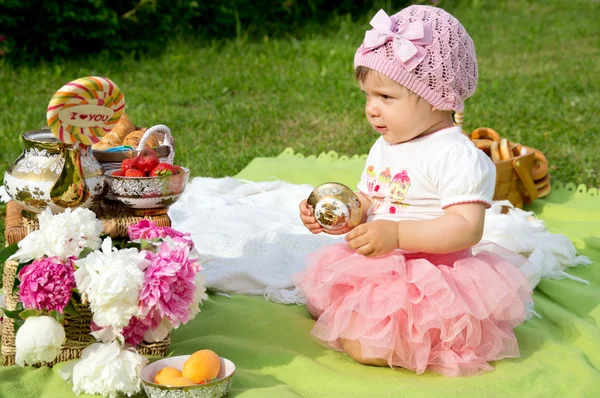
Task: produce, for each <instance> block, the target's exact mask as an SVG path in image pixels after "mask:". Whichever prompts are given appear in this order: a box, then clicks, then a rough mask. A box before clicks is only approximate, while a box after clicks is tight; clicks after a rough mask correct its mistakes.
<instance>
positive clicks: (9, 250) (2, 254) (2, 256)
mask: <svg viewBox="0 0 600 398" xmlns="http://www.w3.org/2000/svg"><path fill="white" fill-rule="evenodd" d="M17 250H19V245H18V244H16V243H13V244H12V245H9V246H6V247H5V248H4V249H2V251H0V263H2V264H4V262H6V260H8V258H9V257H10V256H12V255H13V254H15V253H16V252H17Z"/></svg>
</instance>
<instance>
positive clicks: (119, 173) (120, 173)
mask: <svg viewBox="0 0 600 398" xmlns="http://www.w3.org/2000/svg"><path fill="white" fill-rule="evenodd" d="M111 175H112V176H115V177H123V176H124V175H125V170H123V169H118V170H115V171H113V172H112V174H111Z"/></svg>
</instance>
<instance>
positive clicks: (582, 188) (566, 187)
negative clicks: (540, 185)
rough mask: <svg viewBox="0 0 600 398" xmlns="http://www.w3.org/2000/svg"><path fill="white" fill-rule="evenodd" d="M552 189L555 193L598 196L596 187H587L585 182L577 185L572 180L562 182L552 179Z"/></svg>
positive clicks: (598, 192) (599, 192)
mask: <svg viewBox="0 0 600 398" xmlns="http://www.w3.org/2000/svg"><path fill="white" fill-rule="evenodd" d="M552 190H553V191H555V192H557V193H559V192H560V193H570V194H572V195H575V196H595V197H600V191H599V190H598V188H593V187H587V186H586V185H585V184H579V185H577V184H575V183H573V182H569V183H567V184H563V183H562V182H561V181H552Z"/></svg>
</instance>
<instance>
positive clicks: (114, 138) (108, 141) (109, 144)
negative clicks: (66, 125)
mask: <svg viewBox="0 0 600 398" xmlns="http://www.w3.org/2000/svg"><path fill="white" fill-rule="evenodd" d="M121 142H122V140H121V138H119V136H118V135H117V134H115V133H113V132H112V131H111V132H110V133H108V134H106V135H105V136H104V137H102V139H101V140H100V141H99V142H97V143H95V144H94V145H92V149H95V150H97V151H103V150H105V149H108V148H114V147H116V146H119V145H121Z"/></svg>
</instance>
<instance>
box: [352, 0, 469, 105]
mask: <svg viewBox="0 0 600 398" xmlns="http://www.w3.org/2000/svg"><path fill="white" fill-rule="evenodd" d="M371 26H373V29H371V30H368V31H367V32H366V34H365V39H364V41H363V43H362V45H361V46H360V47H359V48H358V50H357V51H356V55H355V56H354V68H355V69H356V68H357V67H358V66H366V67H368V68H371V69H373V70H376V71H378V72H380V73H382V74H384V75H385V76H387V77H389V78H390V79H392V80H394V81H396V82H398V83H400V84H401V85H403V86H404V87H406V88H408V89H409V90H411V91H413V92H414V93H416V94H417V95H419V96H420V97H421V98H423V99H424V100H426V101H427V102H429V103H430V104H431V105H433V106H435V107H436V108H437V109H440V110H453V111H457V112H462V111H463V109H464V102H463V101H464V100H465V99H467V98H469V97H470V96H471V95H473V93H474V92H475V87H477V59H476V57H475V47H474V45H473V40H471V38H470V37H469V35H468V34H467V31H466V30H465V28H464V27H463V26H462V25H461V24H460V22H458V20H457V19H456V18H454V17H453V16H452V15H450V14H448V13H447V12H446V11H444V10H442V9H441V8H437V7H431V6H420V5H415V6H410V7H407V8H405V9H403V10H402V11H400V12H399V13H397V14H395V15H392V16H391V17H389V16H388V15H387V14H386V13H385V12H384V11H383V10H379V12H378V13H377V14H376V15H375V17H373V19H372V20H371Z"/></svg>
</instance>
